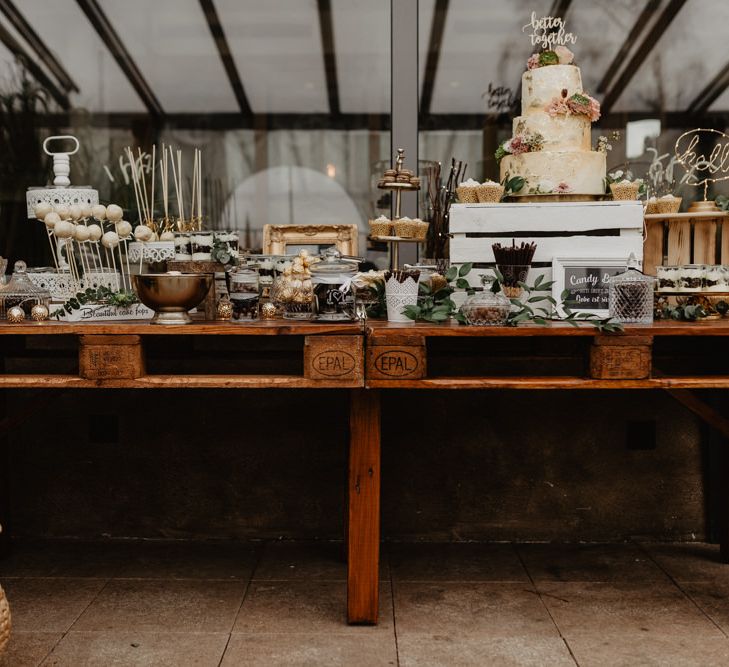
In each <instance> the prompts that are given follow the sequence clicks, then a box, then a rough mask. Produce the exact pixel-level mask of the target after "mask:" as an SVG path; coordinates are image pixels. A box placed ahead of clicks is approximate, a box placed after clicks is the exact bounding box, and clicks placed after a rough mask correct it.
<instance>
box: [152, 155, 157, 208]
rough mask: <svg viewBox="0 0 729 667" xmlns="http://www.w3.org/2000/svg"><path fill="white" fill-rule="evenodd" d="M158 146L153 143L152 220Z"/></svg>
mask: <svg viewBox="0 0 729 667" xmlns="http://www.w3.org/2000/svg"><path fill="white" fill-rule="evenodd" d="M156 157H157V147H156V146H155V145H154V144H152V212H151V213H152V220H154V170H155V167H156Z"/></svg>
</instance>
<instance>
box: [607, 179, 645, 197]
mask: <svg viewBox="0 0 729 667" xmlns="http://www.w3.org/2000/svg"><path fill="white" fill-rule="evenodd" d="M638 190H640V185H639V184H638V183H631V182H630V181H618V182H617V183H610V192H612V194H613V199H616V200H620V201H632V200H635V199H638Z"/></svg>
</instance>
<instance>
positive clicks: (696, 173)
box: [673, 127, 729, 201]
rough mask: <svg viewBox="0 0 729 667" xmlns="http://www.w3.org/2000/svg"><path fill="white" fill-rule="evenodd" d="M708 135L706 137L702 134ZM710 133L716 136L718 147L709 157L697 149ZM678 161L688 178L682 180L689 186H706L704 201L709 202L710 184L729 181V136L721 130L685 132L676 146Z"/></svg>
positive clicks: (702, 129)
mask: <svg viewBox="0 0 729 667" xmlns="http://www.w3.org/2000/svg"><path fill="white" fill-rule="evenodd" d="M704 132H705V133H707V134H706V135H704V134H702V133H704ZM708 133H711V134H712V135H716V136H715V137H713V138H714V140H715V141H716V145H715V146H714V147H713V148H712V149H711V153H710V154H709V156H708V157H706V155H705V154H704V153H699V152H698V151H697V147H698V145H699V142H701V140H702V139H704V140H706V139H709V138H710V137H709V135H708ZM673 150H674V152H675V153H676V160H678V162H679V163H680V164H681V165H682V166H683V167H684V169H686V172H687V173H686V176H684V177H683V178H682V179H681V180H682V182H684V183H686V184H687V185H696V186H701V185H703V186H704V201H706V200H707V195H708V189H709V183H716V182H718V181H726V180H727V179H729V136H727V135H726V134H724V133H723V132H720V131H719V130H709V129H706V128H703V127H697V128H696V129H695V130H689V131H688V132H684V133H683V134H682V135H681V136H680V137H679V138H678V139H677V140H676V144H675V146H674V149H673Z"/></svg>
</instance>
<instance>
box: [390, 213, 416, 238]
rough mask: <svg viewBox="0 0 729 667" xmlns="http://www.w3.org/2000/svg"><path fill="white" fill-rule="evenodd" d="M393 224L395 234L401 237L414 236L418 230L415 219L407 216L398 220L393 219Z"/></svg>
mask: <svg viewBox="0 0 729 667" xmlns="http://www.w3.org/2000/svg"><path fill="white" fill-rule="evenodd" d="M393 225H394V226H395V236H399V237H400V238H403V239H413V238H415V236H416V234H417V231H418V223H417V221H415V220H411V219H410V218H408V217H407V216H406V217H404V218H400V219H399V220H395V221H394V222H393Z"/></svg>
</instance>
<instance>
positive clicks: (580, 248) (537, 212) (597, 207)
mask: <svg viewBox="0 0 729 667" xmlns="http://www.w3.org/2000/svg"><path fill="white" fill-rule="evenodd" d="M450 233H451V242H450V255H451V262H452V263H454V264H463V263H465V262H473V263H474V264H475V265H476V266H475V267H474V268H475V270H474V271H473V272H472V274H471V282H472V284H478V282H479V281H480V274H481V273H483V272H485V271H486V270H487V269H488V268H489V267H492V266H493V265H494V253H493V250H492V249H491V246H492V245H493V244H494V243H501V244H502V245H507V244H508V245H510V244H511V240H512V239H515V240H516V242H517V243H521V242H534V243H536V244H537V250H536V253H535V255H534V260H533V265H534V266H533V268H532V270H531V272H530V274H529V280H534V278H536V276H537V275H540V274H544V276H545V277H546V279H547V280H551V278H552V259H553V258H554V257H570V256H573V257H625V259H626V260H627V258H628V256H629V255H630V253H634V254H635V256H636V258H638V260H641V259H642V257H643V207H642V205H641V203H640V202H638V201H635V202H616V201H602V202H564V203H561V202H550V203H544V204H518V203H517V204H511V203H509V204H507V203H500V204H454V205H453V206H451V215H450Z"/></svg>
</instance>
